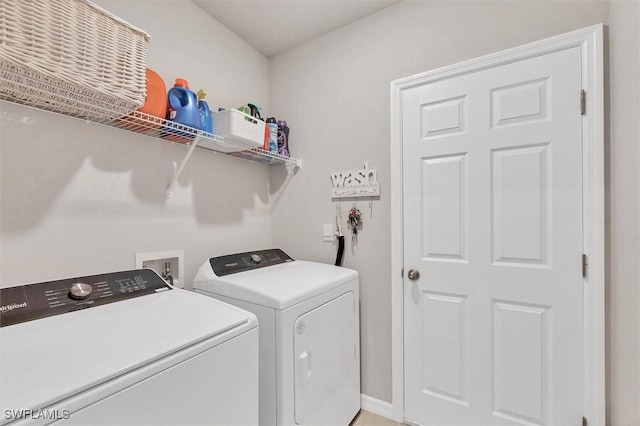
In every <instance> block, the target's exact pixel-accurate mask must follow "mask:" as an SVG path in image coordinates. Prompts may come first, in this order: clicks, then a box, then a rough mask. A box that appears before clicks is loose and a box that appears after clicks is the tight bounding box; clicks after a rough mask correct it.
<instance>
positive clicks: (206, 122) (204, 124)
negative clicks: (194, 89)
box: [198, 89, 213, 133]
mask: <svg viewBox="0 0 640 426" xmlns="http://www.w3.org/2000/svg"><path fill="white" fill-rule="evenodd" d="M205 96H207V92H206V91H205V90H204V89H200V90H198V111H199V113H200V125H201V128H202V130H203V131H204V132H205V133H213V120H212V118H211V109H210V108H209V104H208V103H207V102H206V101H204V98H205Z"/></svg>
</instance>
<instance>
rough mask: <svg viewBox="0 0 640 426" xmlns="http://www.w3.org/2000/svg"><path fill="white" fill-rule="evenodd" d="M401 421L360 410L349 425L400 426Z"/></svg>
mask: <svg viewBox="0 0 640 426" xmlns="http://www.w3.org/2000/svg"><path fill="white" fill-rule="evenodd" d="M400 425H403V423H396V422H394V421H393V420H389V419H386V418H384V417H381V416H378V415H377V414H373V413H371V412H369V411H364V410H360V414H358V416H357V417H356V418H355V419H354V420H353V422H351V425H350V426H400Z"/></svg>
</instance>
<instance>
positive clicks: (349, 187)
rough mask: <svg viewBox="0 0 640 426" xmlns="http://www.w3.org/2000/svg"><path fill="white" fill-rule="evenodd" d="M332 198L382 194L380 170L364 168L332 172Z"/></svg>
mask: <svg viewBox="0 0 640 426" xmlns="http://www.w3.org/2000/svg"><path fill="white" fill-rule="evenodd" d="M330 176H331V185H332V188H331V198H353V197H377V196H379V195H380V183H379V182H378V171H377V170H376V169H371V168H369V163H368V162H366V163H364V168H362V169H360V170H353V171H347V172H334V173H331V175H330Z"/></svg>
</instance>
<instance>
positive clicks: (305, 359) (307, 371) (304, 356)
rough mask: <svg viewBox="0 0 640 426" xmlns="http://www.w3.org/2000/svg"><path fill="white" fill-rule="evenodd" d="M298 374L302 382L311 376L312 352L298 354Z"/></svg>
mask: <svg viewBox="0 0 640 426" xmlns="http://www.w3.org/2000/svg"><path fill="white" fill-rule="evenodd" d="M298 375H299V376H300V382H301V383H306V382H308V381H309V379H310V378H311V354H310V353H308V352H307V351H304V352H302V353H301V354H300V355H298Z"/></svg>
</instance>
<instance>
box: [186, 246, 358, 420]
mask: <svg viewBox="0 0 640 426" xmlns="http://www.w3.org/2000/svg"><path fill="white" fill-rule="evenodd" d="M193 287H194V290H195V291H196V292H198V293H201V294H206V295H209V296H212V297H215V298H217V299H220V300H223V301H225V302H228V303H231V304H234V305H236V306H238V307H240V308H242V309H245V310H248V311H250V312H253V313H254V314H255V315H256V316H257V317H258V323H259V324H260V332H259V333H260V424H261V425H305V426H307V425H322V426H346V425H348V424H349V423H350V422H351V420H352V419H353V418H354V417H355V416H356V414H357V413H358V411H359V410H360V337H359V336H360V320H359V317H360V306H359V288H358V273H357V272H356V271H353V270H350V269H346V268H341V267H338V266H333V265H325V264H321V263H314V262H305V261H299V260H294V259H292V258H291V257H289V256H287V255H286V254H285V253H284V252H283V251H281V250H277V249H273V250H263V251H257V252H250V253H239V254H233V255H228V256H222V257H214V258H211V259H209V260H207V261H206V262H205V264H204V265H202V267H201V268H200V270H199V271H198V274H197V275H196V279H195V281H194V283H193Z"/></svg>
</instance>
